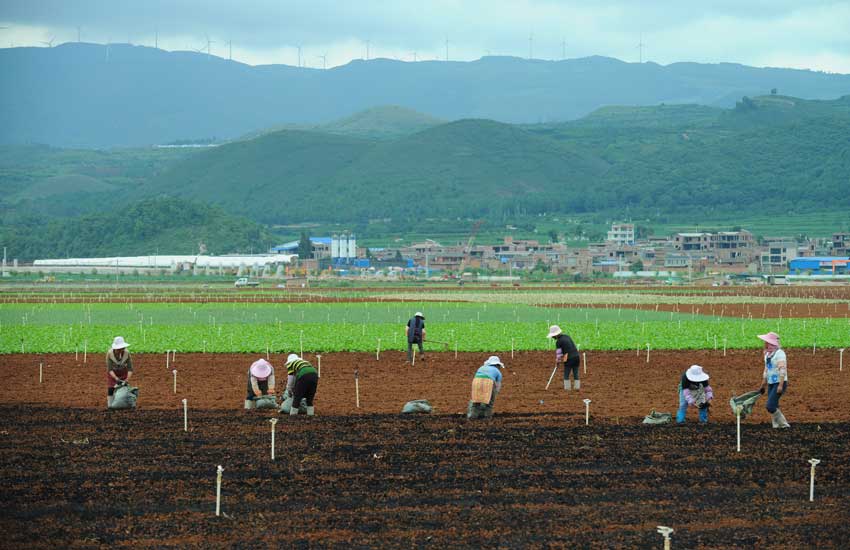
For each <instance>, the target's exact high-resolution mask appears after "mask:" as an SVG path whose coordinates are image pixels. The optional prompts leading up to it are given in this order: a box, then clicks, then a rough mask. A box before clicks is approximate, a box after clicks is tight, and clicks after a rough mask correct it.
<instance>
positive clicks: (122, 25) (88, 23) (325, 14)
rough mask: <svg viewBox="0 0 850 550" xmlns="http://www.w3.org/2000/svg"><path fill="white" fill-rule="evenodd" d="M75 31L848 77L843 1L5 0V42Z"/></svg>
mask: <svg viewBox="0 0 850 550" xmlns="http://www.w3.org/2000/svg"><path fill="white" fill-rule="evenodd" d="M78 38H79V39H80V40H82V41H83V42H96V43H128V42H129V43H132V44H139V45H147V46H154V45H157V46H158V47H159V48H162V49H166V50H203V51H206V50H207V47H208V46H209V50H210V52H211V53H212V54H213V55H217V56H220V57H224V58H227V57H229V56H231V55H232V57H233V59H235V60H238V61H241V62H243V63H248V64H250V65H261V64H276V63H283V64H288V65H298V64H299V63H300V65H302V66H308V67H314V68H322V67H327V68H330V67H334V66H338V65H344V64H345V63H348V62H349V61H351V60H352V59H364V58H366V57H367V56H368V57H369V58H376V57H386V58H395V59H400V60H405V61H411V62H412V61H416V60H419V61H421V60H430V59H445V58H446V54H447V52H448V58H449V59H450V60H454V61H470V60H474V59H478V58H480V57H482V56H485V55H512V56H517V57H533V58H536V59H563V58H576V57H585V56H590V55H604V56H609V57H615V58H618V59H622V60H624V61H628V62H639V61H641V60H643V61H653V62H656V63H660V64H662V65H666V64H669V63H674V62H677V61H696V62H701V63H718V62H734V63H742V64H745V65H752V66H757V67H790V68H800V69H812V70H817V71H825V72H833V73H843V74H850V0H769V1H768V0H715V1H710V0H703V1H692V0H583V1H579V0H464V1H461V0H415V1H411V0H350V1H345V0H2V1H0V47H10V46H13V47H18V46H38V47H47V46H48V45H49V43H51V41H52V44H53V45H58V44H60V43H63V42H74V41H77V40H78ZM208 41H209V43H208Z"/></svg>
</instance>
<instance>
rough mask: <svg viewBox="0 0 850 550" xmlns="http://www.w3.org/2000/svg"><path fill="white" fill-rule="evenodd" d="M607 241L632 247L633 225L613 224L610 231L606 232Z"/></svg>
mask: <svg viewBox="0 0 850 550" xmlns="http://www.w3.org/2000/svg"><path fill="white" fill-rule="evenodd" d="M606 240H607V241H611V242H615V243H617V244H618V245H633V244H635V224H633V223H615V224H612V225H611V230H610V231H609V232H608V238H607V239H606Z"/></svg>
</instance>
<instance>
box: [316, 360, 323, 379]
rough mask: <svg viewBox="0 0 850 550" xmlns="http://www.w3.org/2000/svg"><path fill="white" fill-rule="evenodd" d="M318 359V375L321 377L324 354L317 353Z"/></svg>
mask: <svg viewBox="0 0 850 550" xmlns="http://www.w3.org/2000/svg"><path fill="white" fill-rule="evenodd" d="M316 361H317V362H318V363H319V373H318V377H319V378H321V377H322V356H321V355H317V356H316Z"/></svg>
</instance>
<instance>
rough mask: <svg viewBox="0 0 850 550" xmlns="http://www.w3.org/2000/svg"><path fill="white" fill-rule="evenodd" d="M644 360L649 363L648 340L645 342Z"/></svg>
mask: <svg viewBox="0 0 850 550" xmlns="http://www.w3.org/2000/svg"><path fill="white" fill-rule="evenodd" d="M646 362H647V363H649V342H647V343H646Z"/></svg>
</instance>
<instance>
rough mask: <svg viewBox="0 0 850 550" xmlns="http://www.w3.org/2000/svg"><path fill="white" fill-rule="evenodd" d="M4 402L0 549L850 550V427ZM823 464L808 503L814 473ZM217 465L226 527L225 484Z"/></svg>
mask: <svg viewBox="0 0 850 550" xmlns="http://www.w3.org/2000/svg"><path fill="white" fill-rule="evenodd" d="M273 416H276V415H275V413H273V412H265V411H259V412H258V411H254V412H246V411H239V410H194V409H193V410H190V419H189V431H188V432H183V431H182V428H183V425H182V415H181V414H180V412H179V411H178V410H176V409H175V410H145V409H141V410H138V411H135V412H118V411H112V412H106V411H100V410H92V409H76V408H66V407H60V406H55V405H54V406H25V405H11V404H5V405H2V406H0V422H2V424H3V426H2V428H0V463H2V464H3V467H2V469H0V484H1V485H2V487H3V491H2V493H0V505H2V507H3V513H2V514H0V530H2V532H3V533H4V534H3V542H2V544H0V546H2V547H3V548H26V549H31V548H51V549H55V548H187V547H192V548H289V547H294V548H318V547H323V548H324V547H330V548H438V549H443V548H479V547H480V548H660V547H661V537H660V535H658V534H657V533H656V526H658V525H667V526H670V527H673V528H674V529H675V533H674V534H673V547H674V548H718V549H721V548H722V549H728V548H814V547H820V548H846V541H847V540H850V511H848V508H847V502H848V498H850V446H848V444H847V441H846V436H847V433H848V428H850V425H848V424H847V423H846V422H843V423H836V424H813V423H796V424H795V425H794V427H793V428H791V429H790V430H784V431H778V430H772V429H770V428H769V427H768V426H765V425H763V424H762V425H759V426H747V427H746V430H745V439H744V446H743V450H742V452H741V453H737V452H735V447H734V445H735V430H734V426H733V425H731V424H728V423H723V424H721V423H714V424H710V425H708V426H698V425H695V424H689V425H686V426H683V427H671V426H661V427H645V426H641V425H638V424H636V421H637V419H629V421H628V423H624V424H623V425H619V426H617V425H613V424H610V423H605V424H599V423H596V422H595V420H596V419H592V421H591V425H590V426H585V425H584V418H583V415H581V414H574V413H568V414H542V415H541V414H537V415H529V414H503V413H502V414H497V416H496V417H495V418H493V419H491V420H488V421H466V420H465V419H464V418H462V417H460V416H457V415H442V416H430V417H427V416H426V417H415V418H405V417H400V416H396V415H368V416H322V417H314V418H306V417H297V418H290V417H281V419H280V423H279V424H278V425H277V432H276V433H277V447H276V454H277V460H275V461H274V462H272V461H271V459H270V429H271V427H270V424H269V422H267V419H268V418H270V417H273ZM811 457H818V458H820V459H822V460H823V463H822V464H821V465H820V466H818V469H817V485H816V493H815V501H814V502H809V500H808V497H809V468H810V466H809V464H808V463H807V460H808V459H809V458H811ZM217 465H222V466H223V467H224V473H223V483H222V507H221V510H222V512H223V514H222V515H221V516H220V517H216V516H215V513H214V512H215V475H216V467H217Z"/></svg>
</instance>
